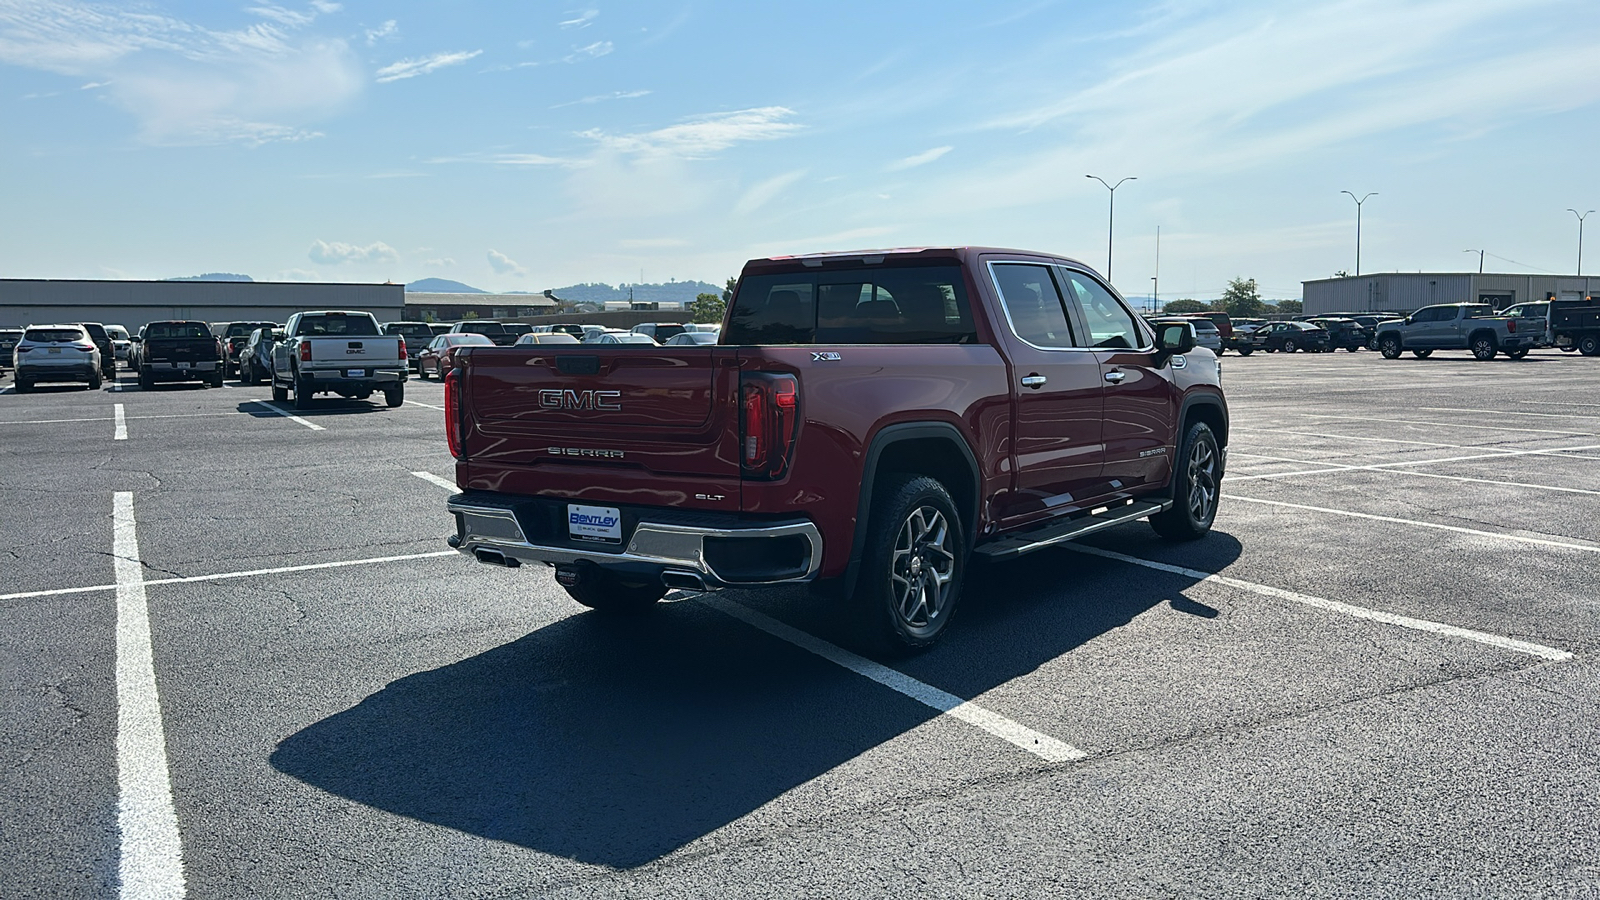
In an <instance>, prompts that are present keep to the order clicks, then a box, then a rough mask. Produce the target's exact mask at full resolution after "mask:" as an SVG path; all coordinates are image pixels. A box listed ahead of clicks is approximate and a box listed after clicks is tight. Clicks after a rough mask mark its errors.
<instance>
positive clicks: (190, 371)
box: [139, 359, 222, 381]
mask: <svg viewBox="0 0 1600 900" xmlns="http://www.w3.org/2000/svg"><path fill="white" fill-rule="evenodd" d="M221 365H222V363H221V362H219V361H217V360H214V359H207V360H200V361H197V362H191V363H188V364H186V365H181V366H180V365H179V364H178V363H173V362H151V363H145V364H144V365H141V366H140V367H139V375H140V377H147V378H150V379H151V380H154V381H187V380H189V379H190V378H200V379H205V378H210V377H211V376H213V375H215V374H216V372H217V368H218V367H219V366H221Z"/></svg>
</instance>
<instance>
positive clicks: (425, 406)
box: [406, 400, 444, 412]
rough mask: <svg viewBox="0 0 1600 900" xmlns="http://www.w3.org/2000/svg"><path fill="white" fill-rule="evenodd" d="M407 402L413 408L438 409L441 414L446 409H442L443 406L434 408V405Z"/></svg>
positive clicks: (413, 401)
mask: <svg viewBox="0 0 1600 900" xmlns="http://www.w3.org/2000/svg"><path fill="white" fill-rule="evenodd" d="M406 402H407V403H409V404H411V405H412V406H421V407H424V408H426V409H437V410H438V411H439V412H444V407H442V406H434V405H433V404H432V403H418V402H417V401H415V400H407V401H406Z"/></svg>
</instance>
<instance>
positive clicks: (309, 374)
mask: <svg viewBox="0 0 1600 900" xmlns="http://www.w3.org/2000/svg"><path fill="white" fill-rule="evenodd" d="M352 372H359V373H360V374H358V375H352V374H350V373H352ZM406 375H407V372H406V370H405V369H403V368H400V367H398V366H390V367H388V368H384V369H374V368H372V367H371V366H365V367H361V368H359V369H358V368H356V367H354V366H352V367H350V368H348V369H301V370H300V377H301V378H308V379H310V380H311V382H312V383H313V384H317V385H325V384H329V385H331V384H367V385H383V384H396V383H399V382H403V381H405V380H406Z"/></svg>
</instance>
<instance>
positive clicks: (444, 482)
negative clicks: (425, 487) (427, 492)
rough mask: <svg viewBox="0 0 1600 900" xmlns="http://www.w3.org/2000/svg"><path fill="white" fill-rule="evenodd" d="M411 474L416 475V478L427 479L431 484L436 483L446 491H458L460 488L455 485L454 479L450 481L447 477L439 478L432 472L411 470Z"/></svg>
mask: <svg viewBox="0 0 1600 900" xmlns="http://www.w3.org/2000/svg"><path fill="white" fill-rule="evenodd" d="M411 474H413V475H415V476H417V477H418V478H421V479H422V480H423V481H427V482H430V483H432V484H437V485H438V486H439V487H442V488H444V489H445V490H447V491H459V490H461V488H459V487H457V486H456V483H455V482H454V481H451V480H449V479H447V478H440V477H439V476H437V475H435V474H433V473H432V472H412V473H411Z"/></svg>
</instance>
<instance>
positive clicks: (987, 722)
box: [697, 594, 1088, 763]
mask: <svg viewBox="0 0 1600 900" xmlns="http://www.w3.org/2000/svg"><path fill="white" fill-rule="evenodd" d="M697 599H698V600H699V601H700V602H701V603H704V604H705V605H706V606H709V607H711V608H712V609H714V610H716V611H718V612H720V613H723V614H725V615H729V616H732V617H733V618H735V619H738V620H739V621H741V622H744V623H745V624H746V625H750V626H753V627H755V628H759V629H761V630H762V631H765V632H766V633H767V634H770V635H772V636H773V637H776V638H780V639H782V640H785V641H788V642H789V643H791V644H794V645H795V646H796V647H799V648H800V649H802V650H806V651H808V652H810V653H814V654H816V655H817V656H820V657H822V658H823V659H826V660H828V661H829V662H831V663H834V664H836V665H839V666H843V667H844V668H846V669H849V670H850V671H852V672H854V673H856V674H857V675H860V676H862V677H864V678H870V679H872V680H873V681H876V682H877V683H879V684H881V685H883V686H884V687H886V688H889V689H890V690H892V691H896V692H898V693H900V694H904V695H905V696H907V697H910V698H911V699H913V700H915V701H917V702H918V703H921V704H923V705H925V706H929V707H932V708H933V709H936V710H938V711H939V712H941V713H943V714H945V715H947V716H950V717H951V718H954V719H959V720H960V721H962V722H965V723H967V724H968V725H971V726H973V727H975V728H978V729H980V730H982V731H987V732H988V733H990V734H992V735H994V736H995V737H997V738H999V739H1001V740H1003V741H1005V742H1007V743H1009V744H1012V745H1014V746H1016V747H1019V748H1021V749H1023V750H1026V751H1028V752H1029V753H1032V754H1033V755H1034V756H1037V757H1039V758H1040V759H1042V760H1045V761H1046V762H1053V763H1060V762H1071V761H1073V760H1077V759H1083V758H1084V757H1086V756H1088V754H1087V753H1084V752H1083V751H1082V750H1079V749H1078V748H1077V747H1074V746H1072V745H1071V744H1067V743H1063V742H1062V741H1058V740H1056V739H1055V738H1053V737H1050V736H1049V735H1047V734H1043V733H1041V732H1038V731H1034V730H1033V729H1032V728H1029V727H1027V726H1026V725H1022V724H1021V723H1018V722H1014V721H1012V720H1011V719H1008V718H1006V717H1005V716H1002V715H1000V714H999V713H996V712H993V711H991V710H988V709H985V708H984V707H982V706H979V705H977V704H976V703H973V702H971V701H970V700H963V699H961V698H960V697H957V696H956V695H955V694H951V693H948V692H946V691H941V690H939V689H938V688H936V687H934V686H933V685H931V684H926V683H924V682H921V681H918V680H917V679H915V678H912V677H911V676H910V675H907V674H905V673H904V672H901V671H899V670H896V669H891V668H889V667H888V666H885V665H880V664H878V663H875V662H873V661H872V660H870V659H867V658H866V657H863V656H857V655H856V654H854V653H851V652H850V651H848V650H845V649H843V648H841V647H837V646H835V645H833V644H830V643H828V642H827V641H824V640H822V639H820V638H816V637H812V636H811V635H809V634H807V633H805V632H804V631H801V630H799V629H798V628H793V627H790V626H788V625H785V624H784V623H782V622H780V621H778V620H777V619H774V618H772V617H771V616H767V615H763V614H762V613H759V612H756V611H755V610H753V609H750V608H749V607H747V606H742V605H740V604H738V603H735V602H733V601H732V600H728V599H726V598H723V597H718V596H716V595H714V594H707V595H703V596H701V597H699V598H697Z"/></svg>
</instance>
